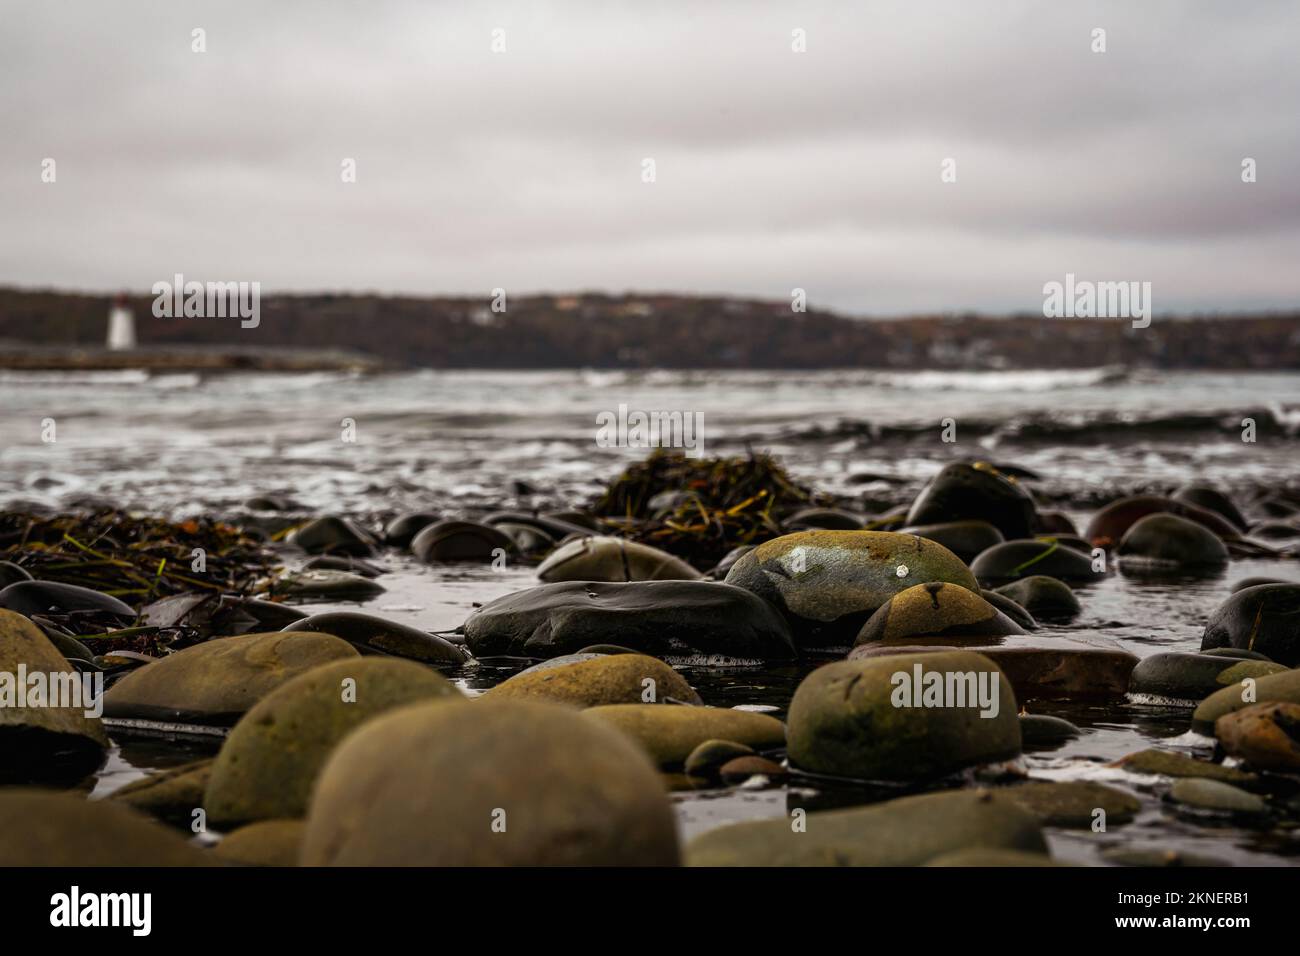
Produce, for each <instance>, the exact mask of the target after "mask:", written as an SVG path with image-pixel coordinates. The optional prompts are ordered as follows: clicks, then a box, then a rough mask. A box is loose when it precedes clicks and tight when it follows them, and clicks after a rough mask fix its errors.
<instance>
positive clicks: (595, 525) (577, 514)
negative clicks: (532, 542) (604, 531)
mask: <svg viewBox="0 0 1300 956" xmlns="http://www.w3.org/2000/svg"><path fill="white" fill-rule="evenodd" d="M542 517H543V518H550V519H551V520H552V521H562V522H564V523H565V524H571V525H575V526H577V527H579V528H582V529H583V530H584V531H600V530H601V527H600V521H599V520H597V519H596V517H595V516H593V515H590V514H588V513H587V512H585V511H548V512H546V513H545V514H544V515H542Z"/></svg>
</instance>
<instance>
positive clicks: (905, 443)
mask: <svg viewBox="0 0 1300 956" xmlns="http://www.w3.org/2000/svg"><path fill="white" fill-rule="evenodd" d="M1298 384H1300V382H1298V381H1297V378H1296V376H1294V375H1282V374H1271V373H1270V374H1236V373H1234V374H1208V373H1163V372H1125V371H1123V370H1118V369H1095V370H1088V371H1082V372H1047V371H1022V372H980V373H953V372H919V373H899V372H889V373H884V372H867V371H840V372H815V373H813V372H722V373H707V372H669V371H652V372H605V371H553V372H519V373H503V372H492V373H484V372H432V371H425V372H412V373H405V374H386V375H375V376H352V375H324V374H308V375H261V374H257V375H254V374H249V375H239V374H237V375H222V376H214V377H200V376H196V375H178V374H173V375H161V376H158V375H149V374H147V373H143V372H114V373H90V374H80V375H68V374H63V373H59V374H15V373H0V409H3V414H0V507H13V506H15V505H21V504H23V503H26V504H39V505H43V506H48V507H68V506H71V505H75V504H77V503H81V502H85V501H88V500H106V501H108V502H112V503H114V504H118V505H125V506H130V507H136V508H139V509H141V510H145V511H149V512H155V513H164V514H169V515H172V516H185V515H192V514H199V513H215V514H226V515H230V516H234V517H238V516H240V514H241V503H242V502H243V500H244V499H245V498H247V497H248V496H249V495H252V494H255V493H269V492H282V493H287V494H289V495H291V496H292V497H294V498H295V499H297V500H298V501H299V502H301V503H302V505H303V506H304V509H305V510H308V511H324V510H328V511H336V512H344V513H350V514H354V515H357V516H362V517H366V518H368V519H370V520H374V519H377V518H380V517H382V516H384V515H387V514H390V513H392V512H395V511H399V510H404V509H409V508H429V509H436V510H441V511H444V512H447V513H449V514H454V513H464V514H469V515H472V514H475V513H478V512H481V511H482V510H485V509H493V508H499V507H503V506H505V507H511V508H514V507H520V506H523V507H530V506H536V507H542V508H548V507H568V506H572V505H580V504H581V503H583V502H584V501H587V500H589V499H590V497H591V496H593V495H594V494H595V493H596V492H597V491H598V490H599V489H600V487H601V486H602V483H603V482H605V481H607V480H608V479H609V478H611V477H613V476H614V475H615V474H617V473H618V471H619V470H620V469H621V468H622V467H624V466H625V465H626V464H628V463H629V462H631V461H635V460H637V459H639V458H640V457H642V456H643V455H644V454H645V449H643V448H618V447H613V448H610V447H603V446H602V445H600V444H598V443H597V432H598V416H600V415H601V414H602V413H617V411H618V408H619V406H620V405H626V406H627V408H628V409H629V410H630V411H636V410H639V411H644V412H655V411H668V412H672V411H676V412H682V413H688V414H692V415H694V414H699V415H701V416H703V445H704V448H703V451H704V452H705V453H707V454H724V453H726V454H730V453H736V452H742V451H744V450H745V449H746V448H753V449H763V450H769V451H772V452H774V453H775V454H777V455H778V456H780V458H781V459H782V460H783V461H784V462H785V464H786V465H787V467H788V468H789V469H790V470H791V471H792V472H793V473H794V474H795V475H796V476H797V477H799V478H800V479H802V480H804V481H806V482H807V483H809V484H811V485H813V486H815V487H817V488H820V489H825V490H829V491H833V492H837V493H840V494H843V495H848V496H851V497H853V498H856V499H858V500H859V504H860V507H861V508H862V510H863V511H867V512H873V511H879V510H884V509H885V508H887V507H889V506H890V505H892V504H894V503H898V502H903V501H907V500H909V499H910V498H911V496H912V495H914V494H915V492H916V490H917V489H918V488H919V487H920V485H921V484H922V483H923V482H924V481H925V480H926V479H927V478H928V477H929V476H930V475H932V474H933V473H935V472H936V471H938V470H939V468H941V467H942V466H943V464H944V463H946V462H947V461H950V460H957V459H970V458H985V459H989V460H992V461H995V462H1001V463H1012V464H1016V465H1020V466H1022V467H1026V468H1030V469H1032V470H1033V471H1035V472H1036V473H1038V474H1039V476H1040V480H1037V481H1033V482H1031V483H1030V485H1029V487H1031V488H1032V490H1033V493H1034V494H1035V495H1036V497H1038V499H1039V500H1040V501H1041V502H1043V503H1044V504H1045V505H1049V506H1051V507H1056V508H1059V509H1061V510H1063V511H1065V512H1066V513H1067V514H1068V515H1070V516H1071V517H1072V518H1073V519H1074V520H1075V522H1076V523H1077V524H1079V525H1080V526H1082V524H1083V523H1084V522H1085V521H1086V520H1087V518H1088V516H1089V514H1090V513H1091V512H1092V511H1094V510H1095V509H1096V508H1097V507H1098V506H1099V505H1100V504H1102V503H1104V502H1106V501H1109V500H1111V499H1113V498H1116V497H1120V496H1121V495H1124V494H1129V493H1134V492H1145V491H1154V492H1165V491H1169V490H1171V489H1173V488H1174V487H1176V486H1177V485H1179V484H1181V483H1183V482H1186V481H1189V480H1193V479H1197V480H1208V481H1211V482H1213V483H1215V484H1217V485H1219V486H1220V487H1221V488H1223V489H1224V490H1225V491H1229V492H1230V493H1232V494H1233V495H1234V497H1235V498H1236V499H1237V501H1238V503H1239V504H1241V505H1242V506H1243V507H1244V508H1245V509H1246V510H1247V511H1248V513H1251V506H1252V502H1254V501H1255V500H1256V499H1257V498H1258V497H1259V496H1261V495H1263V494H1266V493H1268V492H1269V491H1270V490H1271V489H1275V488H1279V487H1283V486H1290V487H1291V488H1292V489H1293V490H1295V489H1296V488H1297V482H1296V479H1297V477H1298V476H1297V471H1298V470H1300V469H1297V462H1298V461H1300V459H1298V458H1297V453H1300V414H1298V413H1297V407H1298V405H1297V403H1300V389H1298V388H1297V385H1298ZM51 419H52V420H53V437H54V439H55V440H54V441H52V442H51V441H43V440H42V433H43V432H44V433H45V434H46V436H47V437H48V435H49V426H50V421H49V420H51ZM345 420H346V421H345ZM946 420H951V421H950V422H949V421H946ZM1243 420H1250V421H1252V422H1253V423H1254V433H1255V438H1256V441H1254V442H1246V441H1243V440H1242V434H1243V427H1244V426H1243ZM349 424H350V426H351V429H352V431H353V433H354V437H355V440H354V441H347V440H344V439H345V434H346V432H347V429H348V427H349ZM946 425H950V426H951V427H950V428H949V432H950V434H951V432H952V429H953V428H955V437H956V441H955V442H946V441H944V440H943V432H944V429H945V426H946ZM521 482H522V483H524V484H523V485H521V484H519V483H521ZM1255 513H1256V514H1257V512H1255ZM286 560H287V561H288V563H290V564H293V563H295V562H300V561H301V559H300V558H295V557H293V556H292V555H288V554H286ZM379 560H380V563H381V564H383V565H384V566H385V567H386V568H387V569H388V570H389V573H388V574H386V575H384V576H382V577H381V578H380V579H379V580H380V582H381V583H382V584H384V585H385V587H386V588H387V589H388V590H387V591H386V592H385V593H384V594H382V595H380V596H379V597H377V598H375V599H373V600H372V601H370V602H367V603H366V604H365V605H362V606H361V608H360V609H363V610H365V611H367V612H369V613H374V614H379V615H382V616H385V617H389V618H392V619H396V620H401V621H404V622H406V623H409V624H412V625H415V626H418V627H422V628H425V629H428V630H437V631H445V630H449V629H452V628H455V627H457V626H458V625H459V624H460V623H461V622H462V621H463V620H464V618H465V617H466V616H467V615H468V614H469V613H470V612H471V611H472V609H473V607H474V606H475V605H476V604H478V603H482V602H484V601H488V600H491V599H493V598H495V597H498V596H500V595H502V594H506V593H509V592H510V591H513V590H517V589H519V588H523V587H528V586H530V585H532V584H535V583H536V578H535V576H534V575H533V573H532V571H531V570H530V569H528V568H522V567H511V568H506V569H489V568H484V567H478V566H464V565H459V566H458V565H449V566H442V567H422V566H419V565H418V564H416V563H415V562H414V560H413V559H411V558H410V557H409V556H403V555H400V554H395V553H388V554H385V555H383V556H382V557H381V558H380V559H379ZM1254 575H1267V576H1277V577H1283V578H1289V579H1294V580H1300V566H1298V565H1297V562H1296V561H1294V560H1287V559H1250V560H1239V561H1234V562H1233V563H1232V565H1231V566H1230V567H1229V568H1227V569H1226V570H1224V571H1223V572H1221V573H1219V574H1217V575H1213V576H1209V577H1196V578H1185V579H1168V578H1164V579H1144V578H1134V577H1129V576H1126V575H1124V574H1115V575H1111V576H1109V577H1107V578H1106V579H1105V580H1103V581H1101V582H1099V583H1097V584H1095V585H1092V586H1090V587H1087V588H1084V589H1081V590H1080V591H1079V595H1080V599H1081V601H1082V603H1083V608H1084V610H1083V613H1082V614H1081V615H1080V616H1079V618H1078V619H1076V620H1075V621H1073V622H1071V623H1070V624H1068V625H1047V626H1044V628H1043V629H1042V630H1041V631H1039V632H1037V633H1036V634H1035V639H1042V640H1050V639H1051V638H1052V637H1053V636H1056V635H1061V636H1065V635H1069V636H1074V637H1084V638H1089V639H1109V640H1114V641H1117V642H1118V643H1119V644H1121V645H1122V646H1123V647H1125V648H1126V649H1128V650H1130V651H1132V652H1134V653H1136V654H1138V655H1139V656H1146V655H1148V654H1151V653H1155V652H1158V651H1166V650H1195V649H1196V648H1198V647H1199V644H1200V635H1201V631H1202V629H1203V627H1204V622H1205V619H1206V617H1207V616H1208V615H1209V613H1210V612H1211V611H1212V610H1213V609H1214V608H1215V607H1216V606H1217V605H1218V604H1219V603H1220V602H1222V601H1223V600H1224V599H1225V598H1226V597H1227V596H1228V594H1229V593H1230V589H1231V585H1232V583H1233V582H1235V581H1237V580H1240V579H1241V578H1244V577H1247V576H1254ZM346 607H351V608H354V609H355V608H357V605H345V604H321V605H312V606H311V607H310V610H313V611H317V610H320V611H324V610H331V609H342V608H346ZM513 669H516V668H508V667H507V668H502V667H498V666H496V665H492V666H489V665H487V664H481V665H471V666H469V667H467V668H466V669H465V671H464V672H463V673H461V674H459V675H457V679H458V681H459V682H460V683H461V685H462V686H463V687H465V688H466V689H467V690H468V691H470V692H476V691H479V690H482V689H483V688H485V687H488V686H491V685H492V684H493V683H496V682H497V681H499V680H501V679H502V678H503V677H504V676H507V675H508V674H509V673H510V672H511V671H512V670H513ZM806 669H807V668H806V667H787V666H783V667H776V668H740V669H718V668H686V669H684V670H685V673H686V675H687V677H688V679H689V680H690V681H691V682H692V683H693V684H694V685H695V686H696V687H697V689H699V691H700V693H701V695H702V696H703V697H704V699H705V701H706V702H707V703H710V704H715V705H721V706H743V707H751V708H760V709H765V710H769V711H770V712H772V713H774V714H776V715H777V716H783V715H784V712H785V708H786V706H787V705H788V702H789V699H790V696H791V694H792V693H793V691H794V688H795V687H796V686H797V684H798V682H799V680H800V679H801V678H802V676H803V674H804V673H806ZM1030 710H1031V712H1035V713H1048V714H1055V715H1058V716H1062V717H1066V718H1068V719H1070V720H1072V721H1074V722H1075V723H1076V724H1078V725H1079V726H1080V727H1081V728H1082V729H1083V731H1084V732H1083V734H1082V735H1081V736H1080V737H1079V738H1078V739H1076V740H1073V741H1070V742H1069V743H1067V744H1065V745H1064V746H1061V747H1058V748H1055V749H1052V750H1047V751H1038V752H1032V753H1029V754H1027V755H1026V756H1025V758H1024V767H1025V769H1027V770H1028V772H1029V773H1031V774H1032V775H1033V776H1034V777H1038V778H1045V779H1088V780H1099V781H1103V782H1111V783H1114V784H1116V785H1118V786H1121V787H1126V788H1129V789H1131V790H1133V791H1134V792H1136V793H1138V794H1139V795H1140V796H1141V797H1142V801H1143V810H1142V813H1141V814H1140V816H1139V818H1138V819H1137V820H1136V821H1135V822H1133V823H1131V824H1127V825H1124V826H1116V827H1113V828H1112V829H1111V831H1110V832H1107V833H1100V834H1098V833H1092V832H1091V831H1067V830H1061V829H1056V828H1053V829H1051V830H1050V831H1049V839H1050V842H1051V844H1052V848H1053V851H1054V853H1055V854H1056V855H1057V856H1058V857H1059V858H1061V859H1065V860H1071V861H1077V862H1094V863H1095V862H1098V861H1100V860H1101V853H1102V852H1103V850H1105V849H1107V848H1110V847H1117V846H1124V847H1144V848H1158V849H1176V850H1183V851H1187V852H1192V853H1199V854H1203V855H1207V856H1211V857H1215V858H1217V859H1220V860H1222V861H1224V862H1227V863H1234V864H1255V865H1286V864H1290V863H1293V862H1295V861H1296V860H1300V837H1297V831H1296V830H1295V829H1294V828H1291V829H1287V828H1284V827H1278V826H1275V825H1273V824H1272V823H1271V822H1265V823H1263V824H1257V825H1244V824H1241V823H1239V822H1225V821H1215V820H1206V819H1204V818H1198V817H1196V816H1195V815H1189V814H1187V813H1185V812H1183V811H1180V810H1179V809H1178V808H1176V807H1173V806H1171V805H1170V804H1169V803H1168V802H1167V801H1165V800H1164V799H1162V795H1163V787H1164V785H1165V783H1167V782H1166V781H1161V780H1159V779H1157V778H1150V777H1139V776H1135V775H1132V774H1128V773H1126V772H1124V771H1121V770H1118V769H1116V768H1113V767H1110V766H1108V764H1109V763H1110V762H1112V761H1114V760H1115V759H1116V758H1118V757H1121V756H1123V755H1124V754H1127V753H1132V752H1134V751H1136V750H1140V749H1143V748H1145V747H1149V746H1162V747H1170V748H1174V749H1179V750H1182V751H1183V752H1186V753H1193V754H1198V755H1208V753H1209V748H1210V747H1211V746H1212V741H1210V740H1208V739H1206V738H1200V737H1197V736H1196V735H1193V734H1191V733H1189V726H1190V721H1189V718H1190V712H1189V711H1188V710H1186V709H1183V708H1178V707H1167V706H1153V705H1150V704H1142V703H1138V702H1118V701H1112V702H1108V703H1103V704H1097V703H1086V704H1085V703H1069V702H1052V703H1046V702H1043V703H1038V702H1031V705H1030ZM115 744H116V746H115V748H114V750H113V751H112V752H111V754H110V758H109V761H108V763H107V764H106V766H105V768H104V769H103V771H101V774H100V779H99V782H98V785H97V787H96V794H97V795H103V794H104V793H107V792H109V791H111V790H113V789H115V788H116V787H119V786H121V785H123V784H124V783H126V782H128V781H129V780H131V779H134V778H136V777H139V776H140V775H141V774H142V773H143V772H145V771H147V770H148V769H150V768H157V767H165V766H170V765H174V764H176V763H179V762H183V761H184V760H188V759H192V758H193V756H195V754H196V753H197V752H204V750H205V746H206V748H207V749H210V748H211V746H212V745H211V744H210V743H209V744H207V745H203V744H201V743H200V744H195V743H193V742H185V741H157V740H150V739H141V738H128V737H123V736H119V737H115ZM887 795H888V794H882V793H881V792H879V791H874V790H866V789H854V788H852V787H850V788H825V787H821V786H812V785H809V784H808V783H807V782H806V781H804V782H800V783H795V784H792V785H790V786H784V787H769V788H763V787H746V788H741V789H729V790H711V791H690V792H683V793H677V794H675V795H674V796H673V800H674V803H675V805H676V807H677V811H678V818H679V822H680V825H681V829H682V832H683V834H684V835H686V836H690V835H693V834H695V833H698V832H700V831H702V830H704V829H708V828H710V827H713V826H718V825H721V824H725V823H728V822H731V821H735V820H741V819H751V818H755V817H766V816H780V815H785V814H787V813H788V812H789V810H790V809H792V808H794V807H803V808H805V809H817V808H819V807H828V806H838V805H844V804H846V803H855V802H865V801H870V800H877V799H881V798H882V797H883V796H887Z"/></svg>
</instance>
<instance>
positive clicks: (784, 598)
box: [726, 531, 979, 649]
mask: <svg viewBox="0 0 1300 956" xmlns="http://www.w3.org/2000/svg"><path fill="white" fill-rule="evenodd" d="M931 581H945V582H948V583H951V584H960V585H961V586H963V587H965V588H968V589H970V590H977V589H978V587H979V586H978V584H977V583H976V581H975V578H974V576H973V575H972V574H971V573H970V570H969V569H968V568H967V567H966V565H964V564H962V562H961V560H960V559H959V558H958V557H957V556H956V555H955V554H953V553H952V552H951V551H949V550H948V549H947V548H945V547H944V546H943V545H941V544H937V543H935V542H933V541H928V540H926V539H925V538H918V537H916V536H915V535H910V534H896V533H893V532H889V531H800V532H796V533H795V534H787V535H783V536H781V537H779V538H775V539H773V540H771V541H767V542H764V543H763V544H760V545H759V546H758V547H757V548H755V549H754V550H753V551H751V552H749V554H747V555H745V556H744V557H742V558H741V559H740V560H739V561H737V562H736V563H735V565H733V566H732V568H731V571H729V572H728V574H727V582H726V583H727V584H734V585H737V586H739V587H743V588H746V589H747V590H749V591H752V592H753V593H754V594H757V595H758V596H759V597H761V598H764V599H765V600H767V601H769V602H771V604H772V605H773V606H775V607H777V608H778V609H780V611H781V612H782V613H783V614H784V615H785V616H786V618H787V620H789V621H790V625H791V628H792V630H793V631H794V635H795V641H796V643H797V644H798V646H799V647H800V648H801V649H812V648H846V647H848V646H849V645H851V644H852V643H853V641H854V639H855V638H856V637H857V635H858V632H859V631H860V630H861V629H862V625H863V624H864V623H866V620H867V618H869V617H870V616H871V615H872V614H874V613H875V612H876V610H877V609H878V608H880V607H882V606H883V605H884V604H885V603H886V602H887V601H888V600H889V599H890V598H891V597H893V596H894V595H895V594H897V593H898V592H900V591H905V590H907V589H908V588H910V587H912V586H914V585H917V584H925V583H928V582H931Z"/></svg>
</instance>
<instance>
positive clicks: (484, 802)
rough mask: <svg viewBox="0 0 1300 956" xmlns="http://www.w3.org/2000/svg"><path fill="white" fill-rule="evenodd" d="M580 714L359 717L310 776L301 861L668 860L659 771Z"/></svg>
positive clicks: (488, 706)
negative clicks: (313, 784)
mask: <svg viewBox="0 0 1300 956" xmlns="http://www.w3.org/2000/svg"><path fill="white" fill-rule="evenodd" d="M651 709H654V710H675V709H682V710H694V709H696V708H688V707H683V708H673V707H658V706H656V707H653V708H651ZM591 713H594V711H590V710H589V711H584V712H582V713H579V712H575V711H573V710H571V709H569V708H566V707H562V706H560V705H557V704H538V703H532V702H526V701H514V700H502V701H496V702H491V703H490V702H487V701H483V702H481V703H475V704H469V705H465V706H450V707H449V706H445V705H443V704H421V705H415V706H411V707H404V708H402V709H401V710H398V711H394V712H393V713H390V714H385V715H383V716H380V717H378V718H375V719H374V720H372V721H369V722H367V723H366V724H365V725H364V726H362V727H361V728H360V729H359V730H357V731H355V732H354V733H352V734H351V735H349V736H348V738H347V739H346V740H344V741H343V743H342V744H341V745H340V746H339V747H338V749H337V750H335V751H334V754H333V755H332V756H331V757H330V759H329V762H328V763H327V764H326V765H325V769H324V771H323V772H322V773H321V776H320V780H319V782H318V784H317V788H316V790H315V792H314V794H313V796H312V801H311V808H310V811H309V813H308V817H307V828H306V832H305V834H304V836H303V847H302V862H303V864H304V865H306V866H566V865H567V866H619V865H632V866H655V865H667V866H671V865H675V864H676V863H677V862H678V859H679V850H678V844H677V825H676V820H675V817H674V814H673V810H672V807H671V805H670V804H669V802H668V796H667V793H666V792H665V790H664V787H663V784H662V783H661V782H660V779H659V774H658V772H657V771H656V770H655V768H654V766H653V765H652V764H651V763H650V761H649V760H647V759H646V756H645V754H644V753H643V752H642V751H641V750H640V749H639V748H638V747H637V745H636V744H635V743H634V742H633V741H631V740H628V739H627V738H626V737H625V736H624V735H622V734H620V733H619V732H618V731H617V730H615V729H613V728H612V727H609V726H607V725H604V724H602V723H600V722H599V721H596V720H592V719H591V718H590V717H588V716H586V715H588V714H591ZM502 828H504V830H503V829H502Z"/></svg>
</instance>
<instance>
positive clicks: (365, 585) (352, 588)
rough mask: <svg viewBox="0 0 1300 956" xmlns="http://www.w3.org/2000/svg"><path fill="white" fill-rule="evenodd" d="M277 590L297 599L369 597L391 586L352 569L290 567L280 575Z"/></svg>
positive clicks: (274, 587)
mask: <svg viewBox="0 0 1300 956" xmlns="http://www.w3.org/2000/svg"><path fill="white" fill-rule="evenodd" d="M273 589H274V593H275V594H276V595H279V596H281V597H285V598H290V599H292V600H295V601H369V600H370V599H371V598H373V597H376V596H377V595H380V594H383V593H384V591H385V590H387V589H386V588H385V587H384V586H383V585H382V584H380V583H378V582H377V581H372V580H370V578H364V577H362V576H361V575H359V574H353V573H352V572H350V571H330V570H327V569H323V568H322V569H319V570H312V571H308V570H303V571H287V572H285V573H284V574H282V575H281V576H280V577H278V578H276V580H275V583H274V585H273Z"/></svg>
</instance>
